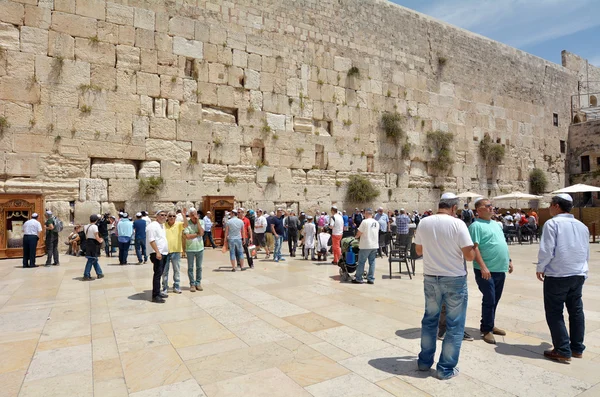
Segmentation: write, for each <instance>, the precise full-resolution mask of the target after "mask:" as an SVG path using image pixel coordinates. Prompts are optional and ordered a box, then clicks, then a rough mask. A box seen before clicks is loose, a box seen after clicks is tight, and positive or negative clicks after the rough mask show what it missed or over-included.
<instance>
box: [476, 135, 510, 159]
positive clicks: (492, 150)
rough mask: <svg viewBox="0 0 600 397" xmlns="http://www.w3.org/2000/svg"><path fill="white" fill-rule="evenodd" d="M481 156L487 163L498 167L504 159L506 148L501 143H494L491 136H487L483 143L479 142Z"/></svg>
mask: <svg viewBox="0 0 600 397" xmlns="http://www.w3.org/2000/svg"><path fill="white" fill-rule="evenodd" d="M479 154H480V155H481V157H482V158H483V159H484V160H485V161H486V163H488V164H490V165H492V166H496V165H498V164H500V163H501V162H502V160H503V159H504V154H505V150H504V146H502V145H501V144H499V143H494V142H493V141H492V138H491V137H490V135H489V134H485V135H484V136H483V139H482V140H481V142H479Z"/></svg>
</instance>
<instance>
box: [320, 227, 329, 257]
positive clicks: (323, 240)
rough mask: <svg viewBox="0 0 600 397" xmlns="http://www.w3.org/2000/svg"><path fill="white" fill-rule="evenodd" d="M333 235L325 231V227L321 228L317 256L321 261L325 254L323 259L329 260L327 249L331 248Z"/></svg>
mask: <svg viewBox="0 0 600 397" xmlns="http://www.w3.org/2000/svg"><path fill="white" fill-rule="evenodd" d="M330 238H331V235H330V234H329V233H326V232H325V228H324V227H321V228H319V236H318V237H317V258H318V260H319V261H320V260H321V256H323V260H324V261H327V251H328V250H329V248H328V246H329V239H330Z"/></svg>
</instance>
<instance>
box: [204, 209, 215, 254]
mask: <svg viewBox="0 0 600 397" xmlns="http://www.w3.org/2000/svg"><path fill="white" fill-rule="evenodd" d="M210 217H211V213H210V211H206V215H205V216H204V218H203V219H202V222H203V223H204V240H205V241H204V245H205V246H206V245H208V243H209V242H210V245H212V247H213V249H215V248H217V246H216V245H215V242H214V240H213V236H212V227H213V223H212V220H211V219H210Z"/></svg>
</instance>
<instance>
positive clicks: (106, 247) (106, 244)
mask: <svg viewBox="0 0 600 397" xmlns="http://www.w3.org/2000/svg"><path fill="white" fill-rule="evenodd" d="M102 240H104V253H105V254H106V256H107V257H108V256H110V239H109V238H108V234H107V235H106V236H102Z"/></svg>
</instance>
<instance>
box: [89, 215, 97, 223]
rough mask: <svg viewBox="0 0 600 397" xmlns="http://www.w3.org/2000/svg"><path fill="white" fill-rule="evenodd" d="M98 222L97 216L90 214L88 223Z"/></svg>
mask: <svg viewBox="0 0 600 397" xmlns="http://www.w3.org/2000/svg"><path fill="white" fill-rule="evenodd" d="M97 220H98V215H96V214H92V215H90V222H96V221H97Z"/></svg>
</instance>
